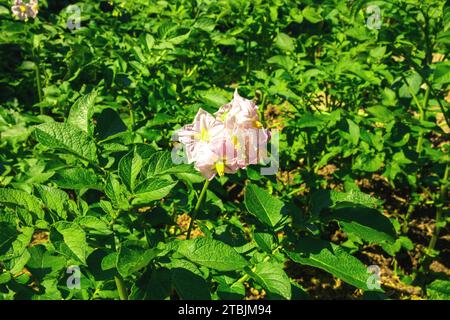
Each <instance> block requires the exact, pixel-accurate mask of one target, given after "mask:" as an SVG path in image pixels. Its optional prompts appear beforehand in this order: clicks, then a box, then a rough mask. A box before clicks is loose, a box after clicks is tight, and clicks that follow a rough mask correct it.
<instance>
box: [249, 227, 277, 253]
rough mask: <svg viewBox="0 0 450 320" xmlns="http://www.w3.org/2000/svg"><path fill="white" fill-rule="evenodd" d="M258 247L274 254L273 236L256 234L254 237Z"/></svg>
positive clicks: (261, 233) (263, 233) (266, 233)
mask: <svg viewBox="0 0 450 320" xmlns="http://www.w3.org/2000/svg"><path fill="white" fill-rule="evenodd" d="M253 238H254V239H255V242H256V244H257V245H258V247H259V248H260V249H262V250H264V251H265V252H269V253H270V252H272V247H273V244H274V238H273V235H272V234H270V233H268V232H255V233H254V235H253Z"/></svg>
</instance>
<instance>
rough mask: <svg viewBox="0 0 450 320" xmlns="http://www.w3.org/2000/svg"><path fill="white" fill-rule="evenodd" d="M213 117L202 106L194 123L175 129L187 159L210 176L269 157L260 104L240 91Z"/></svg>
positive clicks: (231, 171) (267, 137)
mask: <svg viewBox="0 0 450 320" xmlns="http://www.w3.org/2000/svg"><path fill="white" fill-rule="evenodd" d="M215 116H216V117H214V116H213V115H211V114H210V113H208V112H206V111H205V110H203V109H200V110H199V111H198V112H197V115H196V116H195V119H194V122H193V123H192V124H189V125H186V126H184V127H182V128H181V129H179V130H177V132H176V137H177V138H176V140H177V141H179V142H180V143H182V144H183V145H184V147H185V151H186V157H187V162H188V163H194V166H195V168H196V169H197V170H198V171H200V172H201V173H202V175H203V176H204V177H206V178H207V179H209V180H211V179H213V178H214V177H215V176H216V174H219V176H222V175H223V174H224V173H236V172H237V170H239V169H244V168H246V167H247V166H248V165H249V164H257V163H259V162H260V161H263V160H264V159H266V158H267V141H268V139H269V136H268V133H267V131H266V130H265V129H263V128H262V124H261V122H260V121H259V116H258V113H257V106H256V105H255V104H254V103H253V101H251V100H247V99H244V98H242V97H241V96H240V95H239V94H238V93H237V91H235V93H234V97H233V100H232V101H231V102H230V103H228V104H226V105H224V106H222V107H221V108H220V109H219V111H217V112H216V113H215Z"/></svg>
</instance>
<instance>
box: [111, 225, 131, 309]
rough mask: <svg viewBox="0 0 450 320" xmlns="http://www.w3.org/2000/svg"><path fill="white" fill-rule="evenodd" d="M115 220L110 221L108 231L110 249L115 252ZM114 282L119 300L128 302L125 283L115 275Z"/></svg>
mask: <svg viewBox="0 0 450 320" xmlns="http://www.w3.org/2000/svg"><path fill="white" fill-rule="evenodd" d="M116 218H117V217H116ZM116 218H114V219H112V220H111V223H110V229H111V231H112V233H113V239H112V240H113V241H112V247H113V250H114V251H116V250H117V247H116V233H115V231H114V224H115V222H116ZM114 281H115V282H116V287H117V292H118V293H119V298H120V300H128V291H127V285H126V284H125V281H124V280H123V278H122V277H121V276H120V275H115V276H114Z"/></svg>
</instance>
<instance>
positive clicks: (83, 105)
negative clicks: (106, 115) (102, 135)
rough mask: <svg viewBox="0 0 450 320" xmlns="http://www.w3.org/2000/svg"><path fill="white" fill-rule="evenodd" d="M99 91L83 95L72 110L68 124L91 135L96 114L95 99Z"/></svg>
mask: <svg viewBox="0 0 450 320" xmlns="http://www.w3.org/2000/svg"><path fill="white" fill-rule="evenodd" d="M96 98H97V91H93V92H91V93H89V94H86V95H83V96H81V97H80V98H78V100H77V101H75V103H74V104H73V106H72V108H70V112H69V116H68V118H67V123H68V124H71V125H72V126H74V127H77V128H78V129H80V130H82V131H84V132H86V133H88V134H89V135H91V134H92V133H93V131H94V130H93V126H92V124H91V118H92V114H93V113H94V104H95V99H96Z"/></svg>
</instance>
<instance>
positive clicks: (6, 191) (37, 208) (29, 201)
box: [0, 188, 44, 219]
mask: <svg viewBox="0 0 450 320" xmlns="http://www.w3.org/2000/svg"><path fill="white" fill-rule="evenodd" d="M0 203H3V204H5V205H14V206H19V207H22V208H25V209H27V210H29V211H31V212H33V213H35V214H36V215H37V217H38V218H39V219H44V210H42V203H41V202H40V201H39V199H38V198H36V197H35V196H33V195H31V194H29V193H27V192H25V191H22V190H16V189H10V188H0Z"/></svg>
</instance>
